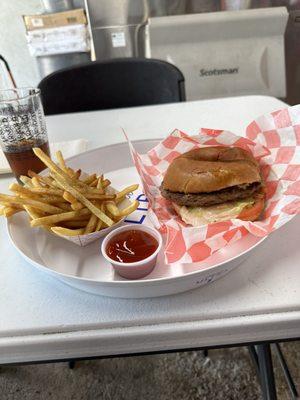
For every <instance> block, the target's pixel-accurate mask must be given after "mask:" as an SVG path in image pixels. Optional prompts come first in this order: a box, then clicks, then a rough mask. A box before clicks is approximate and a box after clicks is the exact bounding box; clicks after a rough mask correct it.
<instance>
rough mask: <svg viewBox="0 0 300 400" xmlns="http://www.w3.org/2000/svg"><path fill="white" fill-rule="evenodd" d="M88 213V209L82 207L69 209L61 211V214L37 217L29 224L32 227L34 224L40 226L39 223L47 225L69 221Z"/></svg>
mask: <svg viewBox="0 0 300 400" xmlns="http://www.w3.org/2000/svg"><path fill="white" fill-rule="evenodd" d="M88 214H90V212H89V210H88V209H86V208H85V209H83V210H80V211H69V212H66V213H62V214H55V215H49V216H47V217H42V218H37V219H33V220H32V221H31V222H30V225H31V226H32V227H34V226H41V225H48V226H50V225H51V226H52V225H55V224H57V223H58V222H62V221H69V220H71V219H73V218H75V217H80V216H81V215H88Z"/></svg>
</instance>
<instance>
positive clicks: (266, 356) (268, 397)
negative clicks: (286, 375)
mask: <svg viewBox="0 0 300 400" xmlns="http://www.w3.org/2000/svg"><path fill="white" fill-rule="evenodd" d="M256 351H257V359H258V365H259V372H260V382H261V389H262V392H263V393H262V394H263V399H264V400H276V399H277V396H276V386H275V380H274V372H273V364H272V355H271V347H270V344H269V343H265V344H258V345H257V346H256Z"/></svg>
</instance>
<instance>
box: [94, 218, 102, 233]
mask: <svg viewBox="0 0 300 400" xmlns="http://www.w3.org/2000/svg"><path fill="white" fill-rule="evenodd" d="M102 226H103V222H102V221H101V219H98V223H97V226H96V229H95V232H98V231H100V229H101V228H102Z"/></svg>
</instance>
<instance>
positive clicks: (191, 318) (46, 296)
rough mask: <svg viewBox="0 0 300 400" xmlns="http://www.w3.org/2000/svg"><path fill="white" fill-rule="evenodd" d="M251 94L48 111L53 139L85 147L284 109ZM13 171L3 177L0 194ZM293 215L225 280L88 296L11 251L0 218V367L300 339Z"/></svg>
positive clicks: (299, 254) (237, 121) (237, 122)
mask: <svg viewBox="0 0 300 400" xmlns="http://www.w3.org/2000/svg"><path fill="white" fill-rule="evenodd" d="M282 106H284V104H283V103H282V102H280V101H278V100H276V99H274V98H270V97H263V96H250V97H239V98H228V99H220V100H209V101H197V102H187V103H184V104H182V103H181V104H170V105H163V106H153V107H152V106H151V107H140V108H132V109H121V110H110V111H101V112H89V113H80V114H72V115H71V114H69V115H59V116H51V117H48V118H47V124H48V130H49V137H50V140H51V141H60V140H61V141H62V140H68V139H76V138H87V139H88V140H90V147H96V146H101V145H106V144H109V143H115V142H118V141H123V137H122V135H121V133H120V131H119V127H120V126H122V127H124V128H125V129H126V131H127V132H128V133H129V135H130V137H131V138H132V139H133V140H134V139H141V138H153V137H160V136H164V135H166V134H167V133H168V132H170V131H171V130H172V129H173V128H181V129H183V130H185V131H186V132H188V133H195V132H197V131H198V129H199V127H201V126H202V127H205V126H206V127H211V128H226V129H231V130H233V131H235V132H237V133H239V134H242V133H243V131H244V128H245V127H246V125H247V124H248V123H249V122H250V121H251V120H252V119H253V118H254V117H256V116H257V115H259V114H261V113H265V112H269V111H274V110H276V109H279V108H281V107H282ZM11 179H12V178H11V176H2V177H1V178H0V191H3V190H4V189H5V188H6V187H7V185H8V183H9V181H10V180H11ZM299 221H300V217H296V218H295V219H294V220H293V221H291V222H290V223H289V224H287V225H286V226H284V227H283V228H282V229H280V230H279V231H277V232H275V233H274V234H273V235H271V237H270V238H268V239H267V240H266V241H265V242H264V243H263V244H262V245H261V246H260V247H259V248H258V249H257V250H256V251H255V253H253V255H252V256H251V257H250V258H249V259H248V260H247V261H246V262H244V263H243V264H242V265H241V266H240V267H238V268H237V269H236V270H234V271H233V272H231V273H230V274H228V275H227V276H225V277H224V278H222V279H220V280H218V281H216V282H214V283H212V284H210V285H208V286H206V287H204V288H200V289H197V290H194V291H190V292H187V293H183V294H180V295H174V296H168V297H164V298H156V299H139V300H124V299H111V298H105V297H101V296H94V295H90V294H87V293H84V292H80V291H78V290H75V289H72V288H71V287H68V286H65V285H64V284H62V283H60V282H59V281H56V280H55V279H54V278H52V277H49V276H46V275H44V274H42V273H41V272H37V271H36V270H34V269H33V267H31V266H30V265H29V264H27V263H26V262H25V261H24V260H23V259H22V258H21V257H20V256H19V255H18V254H16V252H15V251H14V250H13V248H12V246H11V244H10V243H9V242H8V241H7V240H4V239H5V237H6V232H5V223H4V221H3V220H1V222H0V237H1V240H0V274H1V275H0V276H1V279H0V293H1V295H0V300H1V301H0V316H1V317H0V364H1V363H10V362H24V361H36V360H50V359H62V358H72V357H74V358H75V357H88V356H97V355H98V356H99V355H112V354H125V353H133V352H145V351H155V350H167V349H175V348H178V349H179V348H191V347H201V346H214V345H221V344H234V343H244V342H251V341H260V340H272V339H280V338H296V337H300V284H299V283H300V269H299V259H300V247H299V239H298V240H297V238H299Z"/></svg>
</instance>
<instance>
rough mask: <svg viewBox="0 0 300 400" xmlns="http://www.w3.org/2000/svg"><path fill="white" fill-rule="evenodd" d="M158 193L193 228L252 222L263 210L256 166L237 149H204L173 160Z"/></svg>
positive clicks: (245, 153)
mask: <svg viewBox="0 0 300 400" xmlns="http://www.w3.org/2000/svg"><path fill="white" fill-rule="evenodd" d="M160 190H161V194H162V196H163V197H165V198H166V199H168V200H170V201H171V202H172V203H173V206H174V208H175V210H176V212H177V213H178V214H179V215H180V217H181V218H182V220H183V221H184V222H186V223H187V224H190V225H193V226H200V225H204V224H208V223H212V222H218V221H226V220H229V219H232V218H239V219H242V220H246V221H255V220H257V219H258V218H259V216H260V214H261V212H262V210H263V208H264V192H263V185H262V178H261V175H260V170H259V165H258V163H257V161H256V160H255V158H254V157H253V155H252V154H251V153H249V152H248V151H246V150H243V149H241V148H239V147H221V146H220V147H204V148H200V149H194V150H191V151H189V152H187V153H184V154H182V155H180V156H179V157H176V158H175V159H174V160H173V162H172V163H171V164H170V165H169V167H168V169H167V171H166V174H165V176H164V180H163V182H162V185H161V188H160Z"/></svg>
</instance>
